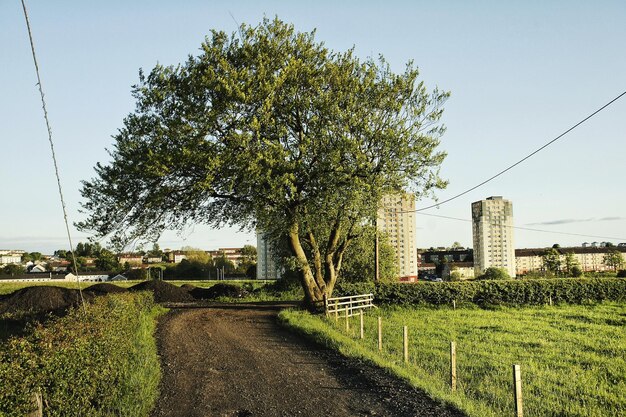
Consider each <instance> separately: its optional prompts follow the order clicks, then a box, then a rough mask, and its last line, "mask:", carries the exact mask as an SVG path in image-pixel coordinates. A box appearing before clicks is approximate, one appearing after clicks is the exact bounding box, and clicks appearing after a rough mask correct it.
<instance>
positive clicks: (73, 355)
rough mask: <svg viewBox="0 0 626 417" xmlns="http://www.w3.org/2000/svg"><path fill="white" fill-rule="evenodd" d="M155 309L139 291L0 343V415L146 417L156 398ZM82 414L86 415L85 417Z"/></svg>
mask: <svg viewBox="0 0 626 417" xmlns="http://www.w3.org/2000/svg"><path fill="white" fill-rule="evenodd" d="M156 312H157V310H156V308H155V304H154V301H153V299H152V295H151V294H149V293H147V292H141V293H134V294H131V293H125V294H116V295H109V296H104V297H99V298H98V299H96V301H95V302H94V303H93V304H88V305H86V315H84V314H83V311H82V309H76V310H72V311H70V312H69V314H68V315H66V316H65V317H62V318H58V319H54V320H51V321H49V322H48V323H46V324H45V325H41V324H40V325H38V326H37V327H35V328H34V329H33V330H32V332H30V333H29V334H28V335H27V336H25V337H23V338H14V339H11V340H9V341H8V342H7V343H6V344H4V345H2V346H0V386H2V389H1V390H0V415H3V416H4V415H6V416H23V415H26V414H28V412H29V411H30V409H31V408H32V402H31V396H32V395H33V393H35V392H37V391H39V390H40V391H41V393H42V395H43V398H44V401H45V405H44V414H45V415H46V416H67V415H83V414H84V415H89V416H110V415H133V416H140V415H147V414H148V412H149V411H150V409H151V408H152V406H153V404H154V401H155V400H156V396H157V389H158V383H159V378H160V371H159V362H158V357H157V354H156V345H155V342H154V338H153V331H154V327H155V320H154V318H155V315H156ZM85 413H86V414H85Z"/></svg>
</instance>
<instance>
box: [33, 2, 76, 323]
mask: <svg viewBox="0 0 626 417" xmlns="http://www.w3.org/2000/svg"><path fill="white" fill-rule="evenodd" d="M22 8H23V9H24V18H25V19H26V28H27V29H28V39H29V40H30V50H31V52H32V53H33V62H34V63H35V73H36V74H37V86H38V87H39V95H40V96H41V107H42V108H43V118H44V119H45V121H46V128H47V129H48V142H50V151H51V152H52V162H53V164H54V173H55V175H56V179H57V186H58V189H59V197H61V207H62V208H63V219H64V220H65V230H66V232H67V240H68V241H69V244H70V251H71V252H72V263H73V264H74V272H76V282H77V283H78V292H79V293H80V299H81V302H82V306H83V312H85V299H84V298H83V291H82V288H81V285H80V279H79V277H78V266H77V265H76V255H75V254H74V246H73V245H72V235H71V234H70V226H69V223H68V221H67V210H66V208H65V199H64V198H63V189H62V187H61V177H60V175H59V166H58V164H57V158H56V153H55V152H54V142H53V141H52V128H51V127H50V120H49V119H48V110H47V108H46V100H45V98H44V93H43V87H42V84H41V77H40V76H39V64H38V63H37V55H36V54H35V43H34V42H33V34H32V32H31V30H30V20H29V19H28V12H27V11H26V3H25V2H24V0H22Z"/></svg>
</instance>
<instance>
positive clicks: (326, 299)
mask: <svg viewBox="0 0 626 417" xmlns="http://www.w3.org/2000/svg"><path fill="white" fill-rule="evenodd" d="M324 315H325V316H326V317H328V295H326V294H324Z"/></svg>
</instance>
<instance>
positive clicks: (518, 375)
mask: <svg viewBox="0 0 626 417" xmlns="http://www.w3.org/2000/svg"><path fill="white" fill-rule="evenodd" d="M513 398H514V399H515V417H524V410H523V407H522V371H521V369H520V366H519V365H513Z"/></svg>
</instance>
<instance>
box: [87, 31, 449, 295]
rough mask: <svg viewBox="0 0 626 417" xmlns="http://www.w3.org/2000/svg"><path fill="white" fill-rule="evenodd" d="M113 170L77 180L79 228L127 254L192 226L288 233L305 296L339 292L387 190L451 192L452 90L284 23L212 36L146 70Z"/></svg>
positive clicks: (100, 170)
mask: <svg viewBox="0 0 626 417" xmlns="http://www.w3.org/2000/svg"><path fill="white" fill-rule="evenodd" d="M133 94H134V97H135V99H136V101H137V107H136V110H135V111H134V112H133V113H132V114H130V115H128V116H127V117H126V119H125V120H124V126H123V127H122V128H121V129H120V130H119V132H118V134H117V135H116V136H115V144H114V148H113V150H111V151H110V155H111V157H112V161H111V162H110V163H108V164H104V165H103V164H98V165H97V166H96V174H97V175H96V177H95V178H93V179H91V180H89V181H85V182H84V183H83V188H82V195H83V197H84V199H85V200H84V204H83V208H84V210H85V211H86V213H87V218H86V219H85V220H84V221H83V222H81V223H79V224H78V226H79V228H80V229H81V230H85V231H88V230H89V231H93V232H95V234H96V235H97V236H105V235H110V236H111V242H112V243H114V244H116V245H122V244H124V243H126V242H128V241H129V240H132V239H137V238H143V239H144V240H148V241H156V239H157V238H158V237H159V235H160V234H161V232H162V231H163V230H164V229H167V228H170V229H171V228H183V227H184V226H185V225H187V224H189V223H208V224H211V225H213V226H217V227H219V226H222V225H225V224H230V225H239V226H240V227H244V228H252V227H258V228H259V229H261V230H263V231H264V232H265V233H266V234H267V236H269V237H270V239H280V238H284V237H285V236H286V237H287V241H288V246H289V250H290V254H291V256H292V258H293V263H294V265H295V266H296V268H297V271H298V274H299V276H300V280H301V282H302V285H303V288H304V291H305V294H306V297H307V299H308V301H309V302H317V301H319V300H321V299H322V297H323V295H324V294H327V295H328V294H331V293H332V290H333V287H334V285H335V282H336V279H337V276H338V274H339V272H340V270H341V265H342V261H343V256H344V253H345V251H346V249H347V248H348V246H349V244H350V242H351V240H353V239H354V238H355V237H356V234H355V233H354V232H355V230H356V228H357V226H358V225H360V224H362V223H363V221H364V219H366V218H369V219H371V218H373V216H374V215H375V213H376V210H377V206H378V203H379V201H380V199H381V197H382V196H383V195H384V194H388V193H403V192H413V193H414V194H415V196H416V197H417V198H419V197H421V196H422V195H424V194H427V193H428V194H432V193H433V191H434V190H436V189H438V188H443V187H445V185H446V183H445V181H443V180H442V179H441V178H440V177H439V166H440V164H441V162H442V161H443V159H444V157H445V154H444V153H443V152H440V151H438V150H437V146H438V145H439V137H440V135H441V134H442V133H443V131H444V128H443V126H442V125H441V124H440V122H439V120H440V117H441V114H442V111H443V109H442V105H443V103H444V102H445V100H446V99H447V97H448V93H446V92H441V91H439V90H437V89H435V90H434V91H432V92H428V91H427V90H426V88H425V86H424V85H423V83H422V82H419V81H418V71H417V69H416V68H415V67H414V65H413V64H412V63H409V64H408V65H407V66H406V68H405V69H404V71H403V72H401V73H394V72H392V71H391V69H390V66H389V64H388V63H387V62H386V61H385V60H384V59H383V58H382V57H381V58H379V59H378V60H372V59H367V60H364V61H363V60H360V59H359V58H357V57H356V56H355V54H354V51H353V50H348V51H346V52H334V51H331V50H329V49H328V48H326V47H325V46H324V44H323V43H320V42H317V41H316V40H315V33H314V32H313V33H299V32H297V31H295V29H294V27H293V26H292V25H289V24H286V23H283V22H282V21H280V20H278V19H274V20H269V19H265V20H264V21H263V22H261V23H260V24H259V25H258V26H255V27H252V26H247V25H242V26H241V27H240V29H239V31H238V32H236V33H233V34H232V35H227V34H226V33H224V32H218V31H213V32H212V34H211V36H209V37H207V39H206V40H205V42H204V43H203V44H202V46H201V53H200V54H199V55H198V56H190V57H189V58H188V59H187V60H186V62H185V63H184V64H181V65H178V66H176V67H164V66H161V65H158V66H156V67H155V68H154V69H153V70H152V71H151V72H150V73H149V74H148V75H144V74H143V73H141V72H140V81H139V84H138V85H136V86H135V87H134V89H133Z"/></svg>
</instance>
